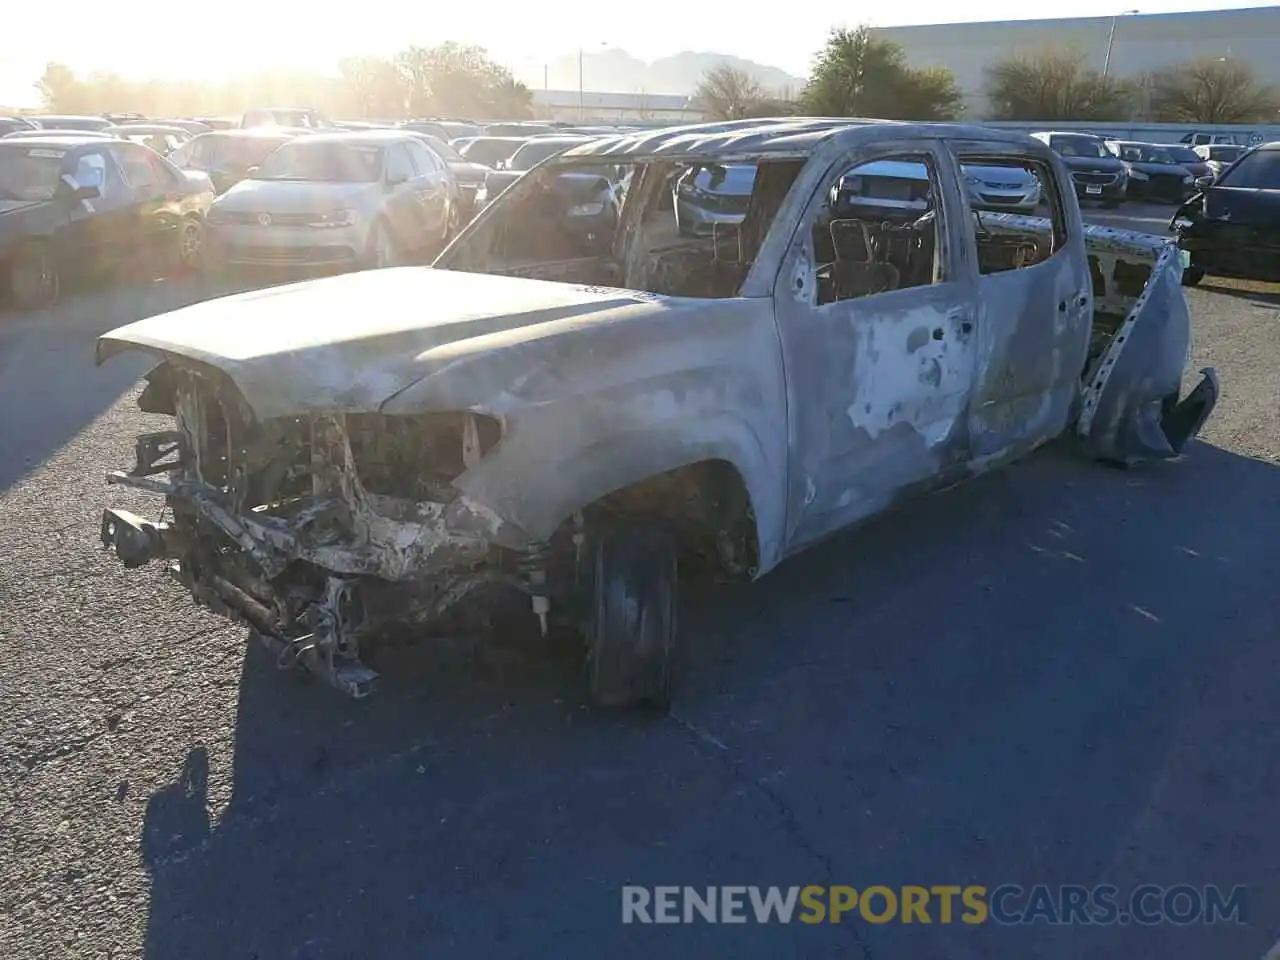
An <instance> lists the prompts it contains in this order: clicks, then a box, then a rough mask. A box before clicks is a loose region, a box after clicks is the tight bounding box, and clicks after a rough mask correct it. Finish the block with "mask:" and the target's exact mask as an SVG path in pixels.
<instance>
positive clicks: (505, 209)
mask: <svg viewBox="0 0 1280 960" xmlns="http://www.w3.org/2000/svg"><path fill="white" fill-rule="evenodd" d="M803 167H804V161H803V160H777V161H773V160H770V161H762V162H760V163H758V164H756V163H734V164H725V165H722V166H721V168H720V169H721V170H722V171H723V176H720V173H719V172H718V171H716V170H715V169H714V168H713V167H712V166H710V165H706V164H688V163H673V162H666V161H651V162H645V163H640V164H634V165H633V164H609V165H604V166H602V165H601V164H600V162H599V160H598V159H596V160H594V161H584V162H580V163H574V162H565V161H563V160H561V161H559V162H557V163H555V164H554V165H553V166H548V167H542V168H540V169H539V170H538V171H535V172H533V173H530V174H527V175H525V176H522V177H520V178H519V180H517V181H516V183H515V184H514V185H513V186H512V187H511V188H509V189H508V190H507V191H505V192H504V193H503V194H502V196H501V197H499V198H498V199H497V200H496V201H495V202H494V203H493V204H492V205H491V206H490V207H489V208H488V209H487V210H486V211H485V212H484V213H483V214H481V219H480V220H479V221H478V222H477V223H476V226H475V229H474V230H470V229H469V230H468V231H467V233H465V234H464V235H463V236H462V237H460V238H459V239H458V241H457V243H455V244H454V245H453V246H451V247H450V248H448V249H447V250H446V251H445V253H444V255H442V257H441V258H440V259H439V260H437V261H436V266H437V267H440V268H442V269H448V270H462V271H467V272H475V273H491V274H500V275H505V276H519V277H531V278H535V279H543V280H558V281H560V282H565V283H579V284H589V285H595V286H606V287H623V288H626V289H630V290H646V291H649V292H651V293H656V294H662V295H667V296H678V297H707V298H719V297H733V296H737V295H738V291H739V290H740V288H741V286H742V283H743V281H744V280H745V279H746V277H747V274H748V272H749V271H750V270H751V266H752V264H753V262H754V261H755V258H756V256H757V254H758V253H759V251H760V248H761V246H762V245H763V243H764V239H765V237H766V235H767V234H768V232H769V229H770V227H771V226H772V224H773V222H774V218H775V217H776V215H777V213H778V211H779V210H780V209H781V207H782V203H783V201H784V200H785V198H786V197H787V194H788V193H789V192H790V191H791V188H792V185H793V184H794V182H795V179H796V177H797V175H798V174H799V172H800V170H801V169H802V168H803ZM699 180H701V181H702V182H703V183H704V184H705V189H704V188H703V187H701V186H700V187H697V188H696V189H689V188H691V187H692V186H693V184H694V183H695V182H698V181H699ZM730 181H732V183H733V185H734V188H735V191H736V190H737V189H739V188H741V187H744V186H745V187H746V189H745V192H723V193H722V192H720V190H719V189H718V188H722V187H724V186H726V185H727V184H728V183H729V182H730ZM682 186H683V187H684V188H685V189H682ZM633 208H634V209H633ZM619 224H628V225H629V228H628V229H626V230H625V231H620V229H619Z"/></svg>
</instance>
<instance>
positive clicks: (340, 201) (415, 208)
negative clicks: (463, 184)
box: [206, 131, 458, 267]
mask: <svg viewBox="0 0 1280 960" xmlns="http://www.w3.org/2000/svg"><path fill="white" fill-rule="evenodd" d="M457 220H458V191H457V185H456V183H455V181H454V179H453V175H452V174H451V173H450V172H449V168H448V165H447V164H446V163H445V162H444V161H443V160H442V159H441V158H440V157H438V156H437V155H436V154H435V153H434V152H433V151H432V150H431V149H430V148H429V147H427V146H426V145H425V144H423V143H422V142H421V141H420V140H419V139H417V138H415V137H412V136H407V135H405V134H402V133H398V132H394V131H388V132H386V133H382V132H366V133H339V134H321V135H316V136H311V137H306V138H301V139H298V140H293V141H290V142H289V143H286V144H284V145H283V146H281V147H279V148H277V149H276V150H275V151H274V152H272V153H271V154H270V155H269V156H268V157H267V158H266V159H265V160H264V161H263V162H262V164H261V166H259V167H255V168H253V169H252V170H251V171H250V173H249V177H248V179H246V180H242V181H241V182H239V183H237V184H236V185H235V186H233V187H232V188H231V189H230V190H228V191H227V192H226V193H224V194H222V196H220V197H218V199H217V200H216V201H214V204H213V207H212V208H211V209H210V211H209V216H208V240H207V248H208V251H207V255H206V261H207V262H208V263H209V264H210V265H211V266H213V267H218V266H223V265H229V264H257V265H264V266H272V265H275V266H338V267H383V266H390V265H394V264H396V263H401V262H407V261H408V260H410V259H411V258H412V257H413V256H414V255H416V254H418V253H420V252H422V251H429V250H431V249H434V248H436V247H439V246H441V245H443V243H444V242H445V241H446V240H447V239H448V237H449V235H450V234H451V233H452V231H453V230H454V228H455V227H456V225H457Z"/></svg>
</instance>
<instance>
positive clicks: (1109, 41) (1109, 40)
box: [1102, 10, 1142, 77]
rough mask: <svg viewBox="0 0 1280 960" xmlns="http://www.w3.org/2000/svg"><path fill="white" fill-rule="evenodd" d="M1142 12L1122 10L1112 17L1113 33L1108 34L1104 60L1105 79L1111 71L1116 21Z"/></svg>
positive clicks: (1103, 73) (1103, 71) (1103, 72)
mask: <svg viewBox="0 0 1280 960" xmlns="http://www.w3.org/2000/svg"><path fill="white" fill-rule="evenodd" d="M1141 12H1142V11H1141V10H1121V11H1120V12H1119V13H1117V14H1114V15H1113V16H1112V17H1111V32H1110V33H1108V34H1107V55H1106V56H1105V57H1103V58H1102V75H1103V76H1104V77H1105V76H1106V75H1107V73H1108V71H1110V69H1111V47H1112V46H1113V45H1114V44H1115V42H1116V21H1118V20H1119V19H1120V18H1121V17H1127V16H1129V15H1130V14H1134V13H1141Z"/></svg>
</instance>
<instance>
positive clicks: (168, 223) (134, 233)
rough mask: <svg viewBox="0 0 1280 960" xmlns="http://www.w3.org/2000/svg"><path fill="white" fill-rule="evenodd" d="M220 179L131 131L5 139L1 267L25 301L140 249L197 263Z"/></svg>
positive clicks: (29, 304) (150, 256)
mask: <svg viewBox="0 0 1280 960" xmlns="http://www.w3.org/2000/svg"><path fill="white" fill-rule="evenodd" d="M212 201H213V185H212V184H211V183H210V182H209V178H208V177H206V176H204V175H203V174H184V173H183V172H182V171H181V170H179V169H178V168H177V167H175V166H174V165H173V164H171V163H169V162H168V161H166V160H165V159H164V158H163V157H161V156H160V155H159V154H157V153H155V152H154V151H152V150H148V149H147V148H146V147H142V146H139V145H138V144H135V143H130V142H128V141H126V140H113V139H107V138H101V137H94V136H88V135H84V134H70V135H66V136H56V135H46V136H44V137H36V138H30V139H17V140H6V141H4V142H0V275H2V276H3V277H4V279H5V281H6V284H5V285H6V286H7V288H8V292H9V293H10V295H11V296H12V298H13V300H14V302H15V303H16V304H17V305H18V306H19V307H20V308H22V309H34V308H37V307H42V306H48V305H50V304H52V303H54V302H55V301H57V299H58V296H59V293H60V291H61V289H62V285H63V281H64V280H66V279H72V278H76V277H81V276H92V275H97V274H100V273H103V272H104V271H108V270H110V269H112V268H114V267H116V266H117V265H119V264H121V263H122V262H125V261H130V260H135V259H137V258H139V257H141V258H144V259H145V260H146V261H150V262H157V263H164V264H173V265H175V266H179V267H186V268H190V267H194V266H196V265H197V264H198V262H199V258H200V251H201V239H202V235H203V221H204V216H205V213H206V211H207V210H208V209H209V204H210V203H211V202H212Z"/></svg>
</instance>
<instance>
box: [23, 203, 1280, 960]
mask: <svg viewBox="0 0 1280 960" xmlns="http://www.w3.org/2000/svg"><path fill="white" fill-rule="evenodd" d="M1168 212H1169V211H1168V210H1167V208H1164V209H1133V208H1125V209H1124V210H1121V211H1118V212H1116V213H1114V214H1112V213H1106V214H1094V213H1093V212H1088V213H1087V216H1088V217H1089V218H1090V219H1093V220H1095V221H1098V222H1104V221H1105V222H1109V223H1114V224H1115V225H1132V226H1135V227H1137V228H1138V229H1147V230H1156V229H1163V225H1164V224H1165V223H1167V218H1168ZM209 293H210V291H209V290H207V289H202V287H201V283H200V282H199V281H193V280H182V281H156V282H153V283H149V284H145V285H135V286H130V287H124V288H120V289H116V290H113V291H98V292H90V293H84V294H80V295H77V296H74V297H72V298H70V299H68V300H67V301H66V302H65V303H64V304H63V305H61V306H59V307H58V308H56V309H53V310H49V311H45V312H42V313H38V314H29V315H23V316H15V315H13V314H4V315H0V523H2V526H0V529H2V530H3V538H4V539H3V546H2V547H0V557H2V558H3V559H2V560H0V652H3V660H2V661H0V784H2V785H3V792H2V793H0V837H2V838H3V840H4V850H5V855H4V860H3V874H2V881H3V882H2V883H0V956H4V957H6V958H60V957H77V958H79V957H111V958H123V957H134V956H142V957H146V958H147V960H197V958H204V957H208V958H218V960H230V958H244V960H251V958H257V960H277V958H281V960H283V958H305V960H320V958H326V960H327V958H356V957H361V958H363V957H369V958H384V957H385V958H402V957H403V958H409V957H413V958H418V957H427V956H430V957H465V958H473V957H474V958H505V957H531V958H532V957H538V958H541V957H546V958H558V960H559V958H577V957H584V958H597V957H614V958H624V957H653V956H660V957H669V958H676V957H692V958H703V957H730V956H732V957H736V958H753V957H760V958H770V960H778V958H783V957H803V958H814V957H859V958H876V960H883V958H925V957H928V958H946V960H967V958H979V957H981V958H1005V957H1009V958H1018V960H1024V958H1080V957H1089V958H1092V960H1102V958H1148V957H1177V958H1199V957H1205V958H1237V957H1239V958H1249V960H1255V958H1258V957H1261V956H1262V954H1264V953H1265V952H1266V951H1267V950H1268V948H1270V947H1271V946H1272V944H1273V943H1275V942H1276V940H1277V938H1278V937H1280V892H1278V891H1277V888H1276V886H1275V884H1276V872H1275V869H1276V864H1277V863H1278V862H1280V827H1278V826H1277V821H1276V815H1275V811H1276V808H1277V801H1276V798H1277V797H1278V796H1280V738H1278V737H1277V736H1276V731H1277V729H1280V707H1278V706H1277V704H1278V703H1280V697H1277V695H1276V690H1277V673H1276V664H1277V658H1276V650H1277V646H1276V637H1277V624H1280V591H1278V590H1277V588H1276V575H1277V572H1278V571H1280V562H1278V561H1277V546H1276V544H1277V541H1278V539H1280V377H1278V376H1277V375H1276V368H1277V363H1278V361H1280V336H1278V335H1280V315H1278V311H1280V295H1277V291H1276V290H1275V289H1274V288H1266V287H1253V286H1250V285H1246V284H1229V285H1228V284H1222V283H1218V282H1217V281H1215V280H1213V279H1212V278H1210V279H1209V280H1207V281H1206V283H1205V285H1204V287H1202V288H1200V289H1196V290H1192V291H1190V292H1189V296H1190V299H1191V303H1192V307H1193V311H1194V315H1195V319H1196V324H1197V326H1196V345H1195V356H1194V365H1193V370H1194V369H1197V368H1198V367H1199V366H1200V365H1203V364H1214V365H1216V366H1217V367H1218V369H1219V372H1220V373H1221V375H1222V380H1223V390H1224V395H1223V398H1222V400H1221V402H1220V404H1219V407H1218V410H1217V411H1216V413H1215V415H1214V417H1213V419H1212V420H1211V421H1210V423H1209V425H1208V427H1207V429H1206V430H1205V432H1204V434H1203V439H1202V442H1199V443H1197V444H1195V445H1194V447H1193V448H1192V449H1191V450H1190V451H1189V453H1188V454H1187V456H1186V457H1185V458H1183V459H1182V460H1180V461H1179V462H1176V463H1170V464H1162V465H1157V466H1152V467H1144V468H1138V469H1132V470H1116V469H1110V468H1105V467H1100V466H1097V465H1093V464H1090V463H1086V462H1082V461H1080V460H1077V459H1074V458H1073V457H1072V456H1071V455H1070V454H1069V453H1068V452H1066V451H1063V450H1059V449H1056V448H1055V449H1047V450H1045V451H1043V452H1041V453H1039V454H1037V455H1036V456H1034V457H1032V458H1030V459H1029V460H1028V461H1026V462H1023V463H1021V464H1018V465H1016V466H1014V467H1011V468H1009V469H1007V470H1004V471H1001V472H999V473H997V474H994V475H991V476H988V477H985V478H983V479H981V480H977V481H974V482H972V483H970V484H967V485H964V486H961V487H958V488H955V489H953V490H951V491H948V492H946V493H944V494H940V495H938V496H934V497H930V498H927V499H925V500H924V501H922V502H918V503H916V504H915V505H913V506H912V507H911V508H910V509H906V510H903V511H901V512H898V513H895V514H893V515H891V516H889V517H886V518H883V519H881V520H879V521H877V522H875V523H872V524H871V525H869V526H867V527H865V528H863V529H860V530H858V531H855V532H853V533H851V534H848V535H846V536H843V537H840V538H838V539H836V540H833V541H831V542H829V543H827V544H825V545H823V546H821V547H819V548H816V549H815V550H813V551H811V552H810V553H807V554H805V555H803V556H801V557H799V558H797V559H795V560H792V561H790V562H788V563H786V564H784V565H783V566H782V567H781V568H779V569H778V570H777V571H776V572H775V573H773V574H771V575H770V576H768V577H766V578H765V579H764V580H763V581H761V582H760V583H758V584H755V585H750V586H745V587H734V588H716V589H712V590H708V591H706V592H704V593H699V594H698V595H697V596H694V597H690V598H689V603H688V611H687V613H686V614H685V618H684V626H683V636H684V637H685V638H686V640H687V656H686V662H685V663H684V664H683V681H682V685H681V687H680V689H679V692H678V696H677V700H676V703H675V706H674V709H673V713H672V715H671V716H670V717H668V718H663V719H647V720H646V719H640V718H636V717H633V716H612V715H601V714H599V713H596V712H593V711H591V710H588V709H587V708H586V706H585V705H584V703H583V701H582V693H581V686H580V683H579V678H578V676H577V675H576V672H575V670H574V668H573V666H572V665H571V664H569V663H566V662H563V661H562V660H560V659H558V658H556V657H553V656H546V655H541V654H538V653H536V652H534V653H530V654H527V655H521V653H520V652H519V651H513V650H510V649H507V650H501V651H499V652H496V653H491V654H486V655H482V656H480V657H479V658H475V659H472V658H468V657H466V656H462V655H459V654H456V653H455V652H452V651H448V650H444V651H437V650H427V651H422V652H420V653H419V654H416V655H414V656H412V657H406V658H405V659H404V661H403V663H401V664H399V669H397V670H396V671H395V672H394V673H389V674H388V675H386V676H385V678H384V682H385V685H384V686H383V688H382V689H381V691H380V692H379V693H378V694H377V696H375V697H374V698H372V699H370V700H367V701H362V702H352V701H347V700H344V699H342V698H341V697H339V696H338V695H336V694H334V693H332V692H331V691H329V690H327V689H325V688H323V687H320V686H318V685H316V684H308V683H305V682H302V681H300V680H298V679H297V678H295V677H294V676H293V675H287V674H279V673H277V671H276V669H275V667H274V664H273V663H272V662H270V660H269V658H268V657H266V656H265V655H264V654H262V653H260V652H259V651H258V649H257V648H256V647H253V648H247V647H246V644H245V639H246V637H245V631H244V630H243V629H240V628H236V627H233V626H229V625H227V624H226V623H225V622H223V621H222V620H220V619H218V618H216V617H213V616H212V615H210V614H208V613H206V612H203V611H200V610H198V609H196V608H195V607H194V606H193V605H192V604H191V603H190V602H189V600H188V599H187V598H186V596H185V595H184V594H183V593H182V592H181V591H180V590H179V589H178V588H177V587H176V586H175V585H173V584H171V583H169V582H168V581H167V580H166V579H165V578H164V577H163V575H162V574H161V572H160V571H158V570H151V569H144V570H140V571H133V572H128V571H124V570H122V569H121V568H120V567H119V565H118V564H117V563H116V562H115V561H114V560H112V559H110V558H109V557H108V556H107V555H105V554H104V553H103V552H102V551H101V549H100V548H99V546H98V544H97V537H98V525H99V519H100V515H101V509H102V507H103V506H104V505H106V504H109V503H111V504H117V505H124V506H129V505H130V504H132V505H133V509H137V510H140V511H145V510H150V509H152V505H151V504H150V503H148V502H147V501H146V498H145V497H142V496H129V495H123V496H122V495H121V494H120V493H119V492H118V491H113V490H109V489H107V488H106V486H105V485H104V483H103V474H104V473H105V471H107V470H108V469H113V468H117V467H119V466H121V465H124V464H127V463H128V461H129V458H130V456H131V451H132V444H133V438H134V435H135V434H136V433H138V432H140V431H141V430H143V429H146V428H147V424H148V422H154V421H152V418H148V417H146V416H144V415H142V414H140V413H139V412H138V411H137V410H136V407H135V406H134V400H135V398H136V394H137V389H138V387H137V378H138V376H139V375H140V374H141V373H142V372H143V370H144V369H145V361H138V360H134V359H132V358H128V357H121V358H117V359H116V360H113V361H112V362H111V363H110V364H108V365H106V366H104V367H102V368H95V367H94V365H93V361H92V345H93V340H94V338H95V336H96V335H98V334H99V333H101V332H103V331H105V330H108V329H110V328H112V327H114V326H116V325H119V324H121V323H124V322H127V321H129V320H131V319H134V318H137V317H141V316H146V315H149V314H151V313H154V312H157V311H160V310H163V309H168V308H171V307H173V306H176V305H178V304H180V303H183V302H187V301H189V300H191V299H194V298H197V297H200V296H205V295H208V294H209ZM628 884H641V885H649V886H655V885H675V886H684V885H694V886H698V887H703V886H706V885H728V884H736V885H759V886H769V885H778V886H782V887H787V886H791V885H799V886H805V885H822V886H831V885H837V884H840V885H846V884H847V885H849V886H852V887H855V888H858V889H859V890H862V889H865V888H866V887H867V886H869V885H885V886H888V887H890V888H894V889H897V888H900V887H901V886H902V885H904V884H912V885H921V886H925V887H932V886H935V885H942V884H955V885H961V886H963V885H969V884H978V885H982V886H985V887H987V888H988V889H993V888H996V887H999V886H1000V885H1002V884H1018V885H1022V886H1023V887H1031V886H1032V885H1034V884H1049V885H1080V886H1083V887H1094V886H1095V885H1098V884H1111V885H1114V886H1116V887H1117V888H1119V889H1120V890H1121V891H1127V890H1131V889H1133V888H1135V887H1136V886H1138V885H1141V884H1156V885H1161V886H1165V887H1168V886H1172V885H1176V884H1187V885H1191V886H1194V887H1197V888H1202V887H1205V886H1210V885H1216V886H1219V887H1222V888H1224V889H1228V888H1232V887H1235V886H1237V885H1243V886H1244V887H1245V888H1247V901H1246V908H1245V910H1244V911H1243V913H1242V915H1241V919H1242V920H1243V921H1244V922H1240V923H1236V922H1225V923H1219V924H1214V925H1208V924H1203V923H1192V924H1189V925H1177V924H1174V923H1162V924H1158V925H1154V926H1146V925H1142V924H1138V923H1128V924H1124V923H1119V922H1117V923H1116V924H1114V925H1107V926H1100V925H1084V924H1073V925H1051V924H1048V923H1044V922H1037V923H1034V924H1025V925H1004V924H1000V923H995V922H988V923H984V924H978V925H969V924H964V923H960V922H953V923H949V924H948V923H942V922H940V920H939V919H938V917H937V914H935V915H934V922H932V923H929V924H924V923H919V922H915V923H897V922H894V923H885V924H875V923H869V922H866V921H865V920H863V919H861V918H859V917H857V916H856V915H851V916H849V917H846V918H845V922H843V923H840V924H816V925H806V924H799V923H794V924H791V925H780V924H773V925H759V924H756V923H746V924H742V925H732V924H730V925H725V924H710V923H705V922H702V923H694V924H690V925H683V924H682V925H657V924H654V925H642V924H630V925H624V924H623V923H622V922H621V918H622V912H621V905H622V899H621V891H622V887H623V886H624V885H628ZM748 912H749V911H748Z"/></svg>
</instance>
